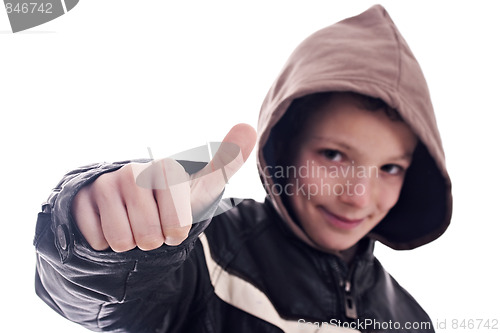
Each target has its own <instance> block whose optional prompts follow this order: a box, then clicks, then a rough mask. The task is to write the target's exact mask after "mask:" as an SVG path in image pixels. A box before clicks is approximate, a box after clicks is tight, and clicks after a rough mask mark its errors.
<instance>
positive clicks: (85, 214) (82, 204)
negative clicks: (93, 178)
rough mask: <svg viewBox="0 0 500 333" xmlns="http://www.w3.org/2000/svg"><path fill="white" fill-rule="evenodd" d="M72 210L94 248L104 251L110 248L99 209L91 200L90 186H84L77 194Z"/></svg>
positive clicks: (78, 224)
mask: <svg viewBox="0 0 500 333" xmlns="http://www.w3.org/2000/svg"><path fill="white" fill-rule="evenodd" d="M71 211H72V215H73V218H74V219H75V221H76V224H77V226H78V229H79V230H80V232H81V234H82V235H83V237H84V238H85V240H86V241H87V243H89V245H90V246H91V247H92V248H93V249H94V250H96V251H103V250H106V249H107V248H109V244H108V242H107V241H106V238H104V233H103V232H102V227H101V220H100V218H99V215H98V214H97V209H96V207H95V206H94V205H93V203H92V201H91V197H90V195H89V190H88V187H84V188H82V189H81V190H80V191H79V192H78V194H77V195H76V196H75V198H74V199H73V203H72V208H71Z"/></svg>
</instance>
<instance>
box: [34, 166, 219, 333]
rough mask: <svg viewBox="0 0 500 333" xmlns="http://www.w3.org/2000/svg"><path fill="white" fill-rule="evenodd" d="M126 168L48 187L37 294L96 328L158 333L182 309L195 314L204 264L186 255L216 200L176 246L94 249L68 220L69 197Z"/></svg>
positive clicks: (72, 176) (87, 172) (77, 175)
mask: <svg viewBox="0 0 500 333" xmlns="http://www.w3.org/2000/svg"><path fill="white" fill-rule="evenodd" d="M125 163H126V162H123V163H112V164H94V165H90V166H87V167H83V168H80V169H78V170H75V171H73V172H70V173H68V174H67V175H66V176H65V177H64V178H63V180H62V181H61V182H60V183H59V184H58V186H57V187H56V188H55V189H54V190H53V192H52V194H51V195H50V197H49V200H48V201H47V202H46V203H45V204H44V205H43V206H42V212H41V213H39V215H38V220H37V225H36V232H35V239H34V245H35V248H36V276H35V290H36V293H37V295H38V296H39V297H40V298H41V299H42V300H43V301H44V302H45V303H47V304H48V305H49V306H50V307H51V308H52V309H54V310H55V311H56V312H58V313H59V314H61V315H62V316H64V317H66V318H67V319H69V320H71V321H74V322H77V323H80V324H81V325H83V326H84V327H86V328H88V329H91V330H93V331H99V332H104V331H113V332H134V333H137V332H155V331H156V330H157V329H158V328H160V327H161V326H162V325H165V323H164V320H166V319H165V318H166V317H170V318H183V316H185V313H184V314H181V313H179V312H180V311H183V312H188V311H191V310H193V309H191V308H190V307H191V306H194V304H199V303H200V302H197V298H201V297H204V296H203V292H200V286H199V283H198V281H199V279H200V277H199V276H198V275H199V274H202V273H201V272H200V271H203V270H201V269H200V267H201V266H200V265H201V262H202V261H201V260H199V258H200V256H198V255H192V256H188V255H189V254H190V252H192V250H193V248H194V247H195V242H196V240H197V238H198V236H199V234H200V233H201V232H202V231H203V230H204V229H205V228H206V226H207V225H208V223H209V220H210V218H209V217H210V216H211V215H212V214H213V211H214V210H215V208H216V207H217V203H218V202H219V200H220V198H219V200H217V202H216V204H214V205H213V207H211V208H210V209H209V211H207V212H205V215H206V217H207V218H206V219H205V220H204V221H203V222H200V223H195V224H193V227H192V229H191V231H190V234H189V236H188V238H187V239H186V240H185V241H184V242H183V243H182V244H180V245H179V246H175V247H172V246H167V245H163V246H162V247H160V248H159V249H156V250H154V251H148V252H144V251H141V250H139V249H137V248H136V249H133V250H131V251H128V252H125V253H115V252H113V251H111V250H108V251H94V250H93V249H92V248H91V247H90V246H89V245H88V243H87V242H86V241H85V239H84V238H83V236H82V235H81V234H80V232H79V230H78V229H77V227H76V224H75V223H74V221H73V218H72V216H71V213H70V207H71V202H72V199H73V198H74V196H75V195H76V193H77V192H78V190H79V189H80V188H82V187H83V186H84V185H86V184H88V183H89V182H92V181H93V180H95V179H96V178H97V177H98V176H100V175H102V174H103V173H106V172H111V171H115V170H117V169H119V168H120V167H121V166H123V165H124V164H125ZM171 324H172V323H170V324H169V325H171Z"/></svg>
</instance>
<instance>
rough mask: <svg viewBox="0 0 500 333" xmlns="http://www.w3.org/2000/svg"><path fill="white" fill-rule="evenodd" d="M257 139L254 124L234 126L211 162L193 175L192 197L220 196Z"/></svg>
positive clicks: (211, 197)
mask: <svg viewBox="0 0 500 333" xmlns="http://www.w3.org/2000/svg"><path fill="white" fill-rule="evenodd" d="M256 141H257V133H256V132H255V130H254V129H253V127H252V126H250V125H247V124H238V125H235V126H233V128H231V130H229V132H228V133H227V134H226V136H225V137H224V139H223V140H222V143H221V144H220V146H219V149H218V150H217V152H216V153H215V155H214V157H213V158H212V160H211V161H210V163H208V164H207V165H206V166H205V167H204V168H203V169H201V170H200V171H198V172H197V173H195V174H194V175H192V176H191V180H192V184H191V189H192V190H191V193H192V198H193V197H194V198H197V199H199V198H198V196H199V195H203V196H206V200H207V201H209V202H210V201H213V200H214V199H215V198H216V197H217V196H219V195H220V193H221V192H222V190H223V189H224V186H225V185H226V183H227V182H228V181H229V179H230V178H231V177H232V176H233V175H234V174H235V173H236V172H237V171H238V170H239V169H240V168H241V167H242V166H243V164H244V163H245V161H246V160H247V159H248V156H249V155H250V153H251V152H252V150H253V147H254V146H255V142H256ZM202 201H205V200H202Z"/></svg>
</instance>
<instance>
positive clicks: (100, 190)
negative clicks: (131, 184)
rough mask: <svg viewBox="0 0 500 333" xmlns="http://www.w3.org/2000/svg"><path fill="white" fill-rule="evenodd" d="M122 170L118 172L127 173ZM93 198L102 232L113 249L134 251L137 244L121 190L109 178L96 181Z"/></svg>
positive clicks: (100, 178)
mask: <svg viewBox="0 0 500 333" xmlns="http://www.w3.org/2000/svg"><path fill="white" fill-rule="evenodd" d="M125 171H126V169H125V168H122V169H120V170H119V171H117V172H125ZM93 188H94V189H95V190H94V191H93V192H92V196H93V197H94V198H95V202H96V206H97V211H98V214H99V216H100V219H101V227H102V232H103V234H104V238H105V239H106V241H107V242H108V244H109V246H110V247H111V249H112V250H113V251H115V252H124V251H128V250H131V249H133V248H134V247H135V246H136V244H135V241H134V237H133V234H132V230H131V227H130V223H129V218H128V215H127V210H126V208H125V204H124V201H123V198H122V196H121V194H120V189H119V188H118V186H117V185H116V183H115V182H114V180H113V179H112V178H111V179H110V178H109V177H102V176H101V177H99V178H97V179H96V180H95V182H94V186H93Z"/></svg>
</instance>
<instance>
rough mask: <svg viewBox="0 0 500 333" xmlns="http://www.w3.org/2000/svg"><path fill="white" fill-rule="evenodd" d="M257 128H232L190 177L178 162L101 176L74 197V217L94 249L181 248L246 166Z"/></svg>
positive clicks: (156, 163) (132, 166)
mask: <svg viewBox="0 0 500 333" xmlns="http://www.w3.org/2000/svg"><path fill="white" fill-rule="evenodd" d="M256 137H257V135H256V133H255V130H254V129H253V128H252V127H251V126H249V125H246V124H238V125H236V126H234V127H233V128H232V129H231V130H230V131H229V133H228V134H227V135H226V136H225V138H224V140H223V141H222V144H221V145H220V147H219V149H218V150H217V152H216V154H215V155H214V157H213V158H212V160H211V161H210V162H209V163H208V164H207V165H206V166H205V167H204V168H203V169H201V170H200V171H198V172H196V173H194V174H192V175H189V174H188V173H187V172H186V171H185V170H184V168H183V167H182V165H180V164H179V163H178V162H177V161H175V160H174V159H168V158H167V159H162V160H155V161H152V162H151V163H130V164H127V165H125V166H123V167H122V168H120V169H119V170H117V171H114V172H110V173H106V174H103V175H101V176H99V177H98V178H97V179H96V180H95V181H94V182H92V183H91V184H89V185H87V186H85V187H83V188H82V189H81V190H80V191H79V192H78V193H77V195H76V196H75V198H74V200H73V204H72V214H73V217H74V218H75V220H76V223H77V226H78V228H79V229H80V232H81V233H82V235H83V236H84V237H85V239H86V240H87V242H88V243H89V244H90V246H91V247H92V248H93V249H95V250H98V251H100V250H105V249H107V248H111V249H112V250H113V251H115V252H123V251H128V250H131V249H133V248H135V247H138V248H140V249H141V250H144V251H149V250H153V249H156V248H158V247H160V246H161V245H163V244H164V243H165V244H167V245H172V246H173V245H179V244H180V243H182V241H183V240H185V239H186V238H187V236H188V234H189V230H190V229H191V225H192V223H194V222H199V221H193V216H195V217H196V216H200V215H203V212H204V210H206V209H207V208H209V207H210V205H211V204H212V203H213V202H214V200H216V199H217V198H218V197H219V195H220V194H221V193H222V191H223V189H224V186H225V184H226V183H227V181H228V180H229V178H231V177H232V176H233V175H234V174H235V173H236V172H237V171H238V170H239V169H240V168H241V166H242V165H243V163H244V162H245V161H246V160H247V158H248V156H249V155H250V153H251V151H252V149H253V147H254V145H255V142H256Z"/></svg>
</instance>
